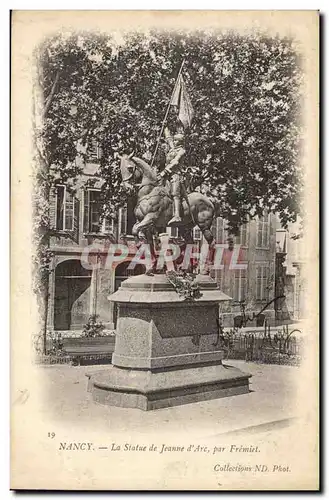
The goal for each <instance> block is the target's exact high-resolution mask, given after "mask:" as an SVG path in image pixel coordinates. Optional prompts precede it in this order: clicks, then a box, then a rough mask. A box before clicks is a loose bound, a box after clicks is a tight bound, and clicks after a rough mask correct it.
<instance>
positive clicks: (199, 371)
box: [88, 275, 250, 410]
mask: <svg viewBox="0 0 329 500" xmlns="http://www.w3.org/2000/svg"><path fill="white" fill-rule="evenodd" d="M198 281H199V285H200V289H201V296H200V297H199V298H198V299H196V300H192V301H186V300H184V299H183V298H182V297H180V296H179V295H178V294H177V293H176V291H175V290H174V288H173V286H172V285H171V284H170V283H169V282H168V280H167V278H166V276H164V275H155V276H145V275H141V276H133V277H131V278H129V279H127V280H126V281H124V282H123V283H122V285H121V288H120V289H119V290H118V291H117V292H115V293H114V294H113V295H111V296H110V297H109V298H110V300H111V301H114V302H116V303H117V306H118V322H117V332H116V340H115V350H114V353H113V356H112V364H113V366H112V367H110V368H108V369H106V370H104V371H102V372H99V373H98V374H95V375H92V376H90V377H89V383H88V390H89V391H90V392H91V393H92V396H93V399H94V400H95V401H96V402H98V403H102V404H108V405H111V406H122V407H126V408H140V409H142V410H154V409H156V408H165V407H168V406H175V405H182V404H186V403H194V402H197V401H204V400H207V399H215V398H222V397H226V396H233V395H236V394H244V393H246V392H249V382H248V380H249V377H250V375H248V374H246V373H243V372H241V371H240V370H238V369H237V368H233V367H231V366H225V365H223V364H222V358H223V351H221V350H220V349H219V348H218V344H219V330H218V312H219V311H218V305H219V303H220V302H221V301H227V300H230V297H228V296H227V295H224V294H223V293H222V292H221V291H220V290H218V288H217V286H216V283H215V282H214V281H213V280H211V279H210V278H209V277H207V276H199V277H198Z"/></svg>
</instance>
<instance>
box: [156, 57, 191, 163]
mask: <svg viewBox="0 0 329 500" xmlns="http://www.w3.org/2000/svg"><path fill="white" fill-rule="evenodd" d="M184 63H185V59H183V61H182V64H181V67H180V69H179V71H178V75H177V78H176V82H175V86H174V90H173V91H172V93H171V96H170V100H169V104H168V106H167V111H166V114H165V117H164V119H163V122H162V126H161V131H160V135H159V138H158V141H157V144H156V147H155V151H154V154H153V158H152V162H151V167H153V163H154V160H155V157H156V154H157V151H158V148H159V145H160V141H161V137H162V134H163V129H164V126H165V123H166V120H167V117H168V113H169V109H170V104H171V101H172V98H173V95H174V93H175V90H176V87H177V83H178V79H179V77H180V75H181V72H182V69H183V66H184Z"/></svg>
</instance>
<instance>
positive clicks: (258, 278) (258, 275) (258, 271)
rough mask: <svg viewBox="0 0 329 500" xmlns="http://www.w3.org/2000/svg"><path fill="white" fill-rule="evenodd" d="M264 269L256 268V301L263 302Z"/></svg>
mask: <svg viewBox="0 0 329 500" xmlns="http://www.w3.org/2000/svg"><path fill="white" fill-rule="evenodd" d="M261 273H262V268H261V267H259V266H258V267H257V268H256V299H257V300H261V299H262V274H261Z"/></svg>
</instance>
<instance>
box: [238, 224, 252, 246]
mask: <svg viewBox="0 0 329 500" xmlns="http://www.w3.org/2000/svg"><path fill="white" fill-rule="evenodd" d="M235 242H236V243H237V244H238V245H241V246H242V247H247V246H248V243H249V224H243V226H241V227H240V233H239V236H236V237H235Z"/></svg>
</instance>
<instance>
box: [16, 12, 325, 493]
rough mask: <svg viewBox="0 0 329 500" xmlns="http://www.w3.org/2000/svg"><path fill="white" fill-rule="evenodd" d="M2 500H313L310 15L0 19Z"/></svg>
mask: <svg viewBox="0 0 329 500" xmlns="http://www.w3.org/2000/svg"><path fill="white" fill-rule="evenodd" d="M11 22H12V53H11V58H12V74H11V78H12V89H11V91H12V146H11V147H12V151H11V154H12V179H11V183H12V211H11V234H12V236H11V239H12V264H11V265H12V292H11V293H12V296H11V310H12V316H11V328H12V334H11V364H12V377H11V426H12V436H11V488H12V489H14V490H24V489H32V490H33V489H43V490H95V491H96V490H107V491H108V490H196V491H198V490H215V491H225V490H228V491H230V490H245V491H249V490H272V491H276V490H296V491H298V490H299V491H303V490H308V491H312V490H313V491H315V490H317V489H318V488H319V470H318V469H319V464H318V460H319V457H318V445H319V443H318V439H319V436H318V426H319V424H318V384H319V382H318V379H317V376H318V358H319V352H318V342H319V340H318V335H319V331H318V330H319V328H318V294H319V284H318V252H319V248H318V223H319V222H318V189H319V186H318V175H319V158H318V151H319V147H318V127H319V123H318V122H319V116H318V113H319V111H318V99H319V96H318V86H319V68H318V59H319V53H318V51H319V48H318V44H319V13H318V12H317V11H311V10H310V11H199V12H196V11H195V12H192V11H130V12H129V11H13V13H12V20H11Z"/></svg>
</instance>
